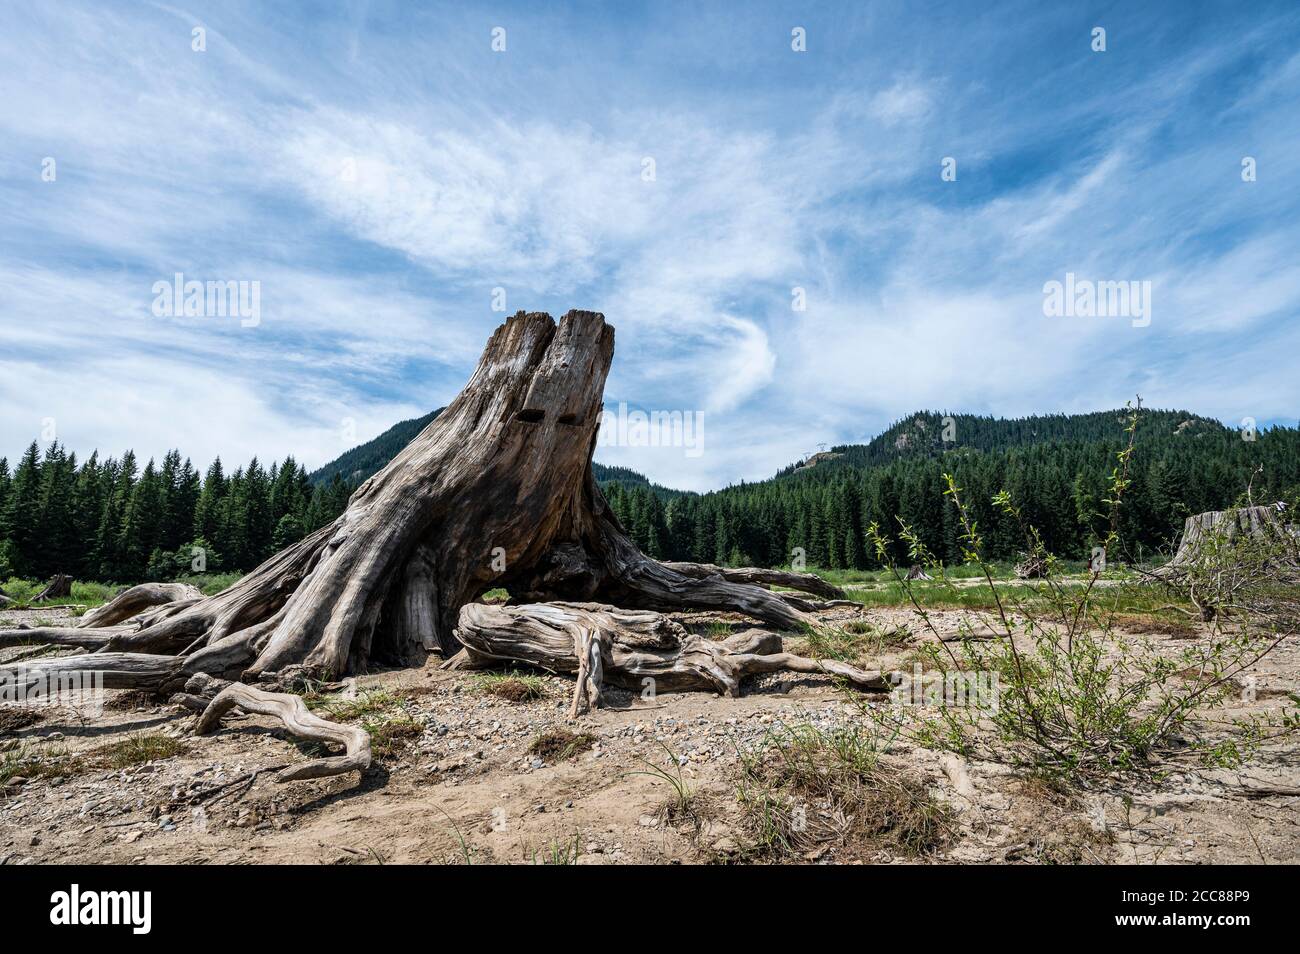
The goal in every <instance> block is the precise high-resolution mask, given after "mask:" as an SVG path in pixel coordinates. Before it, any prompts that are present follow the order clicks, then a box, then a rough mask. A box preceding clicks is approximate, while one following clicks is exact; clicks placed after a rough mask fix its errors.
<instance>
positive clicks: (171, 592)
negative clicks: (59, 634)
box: [77, 583, 203, 628]
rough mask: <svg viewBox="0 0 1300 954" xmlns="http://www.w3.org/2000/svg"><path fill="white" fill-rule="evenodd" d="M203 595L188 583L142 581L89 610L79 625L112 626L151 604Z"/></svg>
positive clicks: (157, 604) (87, 626)
mask: <svg viewBox="0 0 1300 954" xmlns="http://www.w3.org/2000/svg"><path fill="white" fill-rule="evenodd" d="M202 598H203V593H202V592H201V591H200V590H199V588H198V587H197V586H191V585H190V584H188V583H141V584H140V585H139V586H133V587H131V588H130V589H129V590H126V591H124V592H122V593H119V594H118V595H117V596H116V597H114V598H113V599H112V600H110V601H109V602H107V603H105V604H104V605H103V606H100V607H97V608H95V609H93V610H91V611H90V612H88V613H86V615H85V616H83V617H81V620H80V622H78V623H77V625H78V626H79V627H86V628H89V627H95V628H98V627H101V626H112V625H113V624H114V623H120V622H122V620H124V619H130V618H131V617H132V616H135V615H136V614H137V613H139V612H141V611H143V610H147V609H149V608H150V607H152V606H161V605H163V604H165V603H173V604H174V603H176V602H177V601H178V600H191V601H193V600H200V599H202Z"/></svg>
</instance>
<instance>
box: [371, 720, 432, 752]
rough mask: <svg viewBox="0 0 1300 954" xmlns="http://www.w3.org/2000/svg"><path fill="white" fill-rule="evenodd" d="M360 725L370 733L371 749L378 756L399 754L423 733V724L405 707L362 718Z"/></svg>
mask: <svg viewBox="0 0 1300 954" xmlns="http://www.w3.org/2000/svg"><path fill="white" fill-rule="evenodd" d="M361 727H362V728H363V729H365V730H366V731H367V732H369V733H370V748H371V751H373V752H374V753H375V755H377V756H379V757H380V758H387V757H391V756H393V755H397V754H399V753H400V752H402V751H404V750H405V749H406V747H407V746H408V745H410V744H411V743H412V742H414V741H415V740H416V739H418V738H419V737H420V736H422V735H423V734H424V724H423V723H422V722H420V721H419V720H418V719H416V718H414V717H413V716H412V715H411V714H410V713H409V712H407V711H406V710H405V709H399V710H397V711H396V712H386V713H384V714H383V715H381V716H379V717H377V718H372V719H363V720H362V722H361Z"/></svg>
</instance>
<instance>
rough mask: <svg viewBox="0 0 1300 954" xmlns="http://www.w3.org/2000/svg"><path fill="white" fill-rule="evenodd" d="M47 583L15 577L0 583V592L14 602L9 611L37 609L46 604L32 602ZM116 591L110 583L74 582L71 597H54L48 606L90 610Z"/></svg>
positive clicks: (115, 593) (108, 598)
mask: <svg viewBox="0 0 1300 954" xmlns="http://www.w3.org/2000/svg"><path fill="white" fill-rule="evenodd" d="M47 582H48V581H47V580H22V579H19V578H18V577H16V576H11V577H10V578H9V579H7V580H5V581H4V582H3V583H0V590H4V593H5V595H6V596H8V597H9V598H10V599H11V600H13V601H14V605H13V606H12V607H10V609H32V608H36V609H39V608H40V607H41V606H43V605H46V604H44V603H35V604H33V603H32V600H33V599H34V598H35V597H36V595H37V594H38V593H40V591H41V590H43V589H45V584H46V583H47ZM118 589H119V587H116V586H114V585H113V584H111V583H94V582H87V583H82V582H79V581H75V580H74V581H73V583H72V595H71V596H60V597H56V598H55V599H53V600H50V601H48V604H49V605H52V606H67V605H70V604H74V603H75V604H81V605H83V606H85V607H86V609H92V608H93V607H96V606H102V605H103V604H104V603H107V602H108V601H109V600H111V599H112V598H113V597H114V596H115V595H117V591H118Z"/></svg>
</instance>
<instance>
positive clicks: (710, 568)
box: [664, 562, 845, 600]
mask: <svg viewBox="0 0 1300 954" xmlns="http://www.w3.org/2000/svg"><path fill="white" fill-rule="evenodd" d="M664 566H666V567H668V569H670V570H674V571H676V572H678V573H680V574H682V576H689V577H691V578H692V579H696V580H702V579H707V578H708V577H710V576H716V577H720V578H721V579H724V580H726V581H727V582H729V583H753V584H755V585H757V586H769V587H770V586H785V587H788V588H790V589H792V590H798V591H800V592H801V593H812V594H813V595H814V596H824V597H826V598H827V599H828V600H842V599H844V598H845V594H844V591H843V590H841V589H840V588H839V587H838V586H835V585H833V584H831V583H827V582H826V581H825V580H823V579H822V578H821V577H820V576H817V575H815V574H812V573H799V572H796V571H793V570H769V569H765V568H763V567H756V566H742V567H725V566H714V565H713V564H712V563H669V562H665V563H664Z"/></svg>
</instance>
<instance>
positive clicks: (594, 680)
mask: <svg viewBox="0 0 1300 954" xmlns="http://www.w3.org/2000/svg"><path fill="white" fill-rule="evenodd" d="M456 635H457V637H458V638H459V640H460V642H461V644H462V645H463V646H464V648H463V649H462V650H461V651H460V653H459V654H458V655H457V656H455V657H453V658H452V659H451V660H450V661H449V662H448V663H446V664H445V665H446V668H451V669H460V668H475V667H480V666H486V665H493V664H497V663H500V662H524V663H528V664H530V665H533V666H537V667H540V668H542V669H549V670H552V671H554V672H564V673H576V674H577V676H578V685H577V687H576V689H575V691H574V699H573V706H572V708H571V710H570V711H571V714H573V715H577V714H578V713H579V712H581V711H583V710H585V709H587V708H595V707H596V706H598V705H599V704H600V698H601V692H600V687H601V684H602V683H603V682H608V683H613V684H614V685H618V686H623V687H625V688H628V689H633V690H640V691H644V690H646V689H651V690H652V691H654V692H659V691H665V692H672V691H681V690H691V689H699V690H705V691H712V692H717V693H720V694H722V695H725V696H735V695H738V694H739V692H740V683H741V680H743V679H744V678H745V677H747V676H753V675H758V674H760V673H767V672H781V671H790V672H808V673H822V674H825V675H831V676H837V677H840V678H843V679H845V680H847V681H848V682H849V683H851V684H853V685H854V686H856V687H857V688H859V689H865V690H871V691H880V692H887V691H889V689H890V688H891V684H890V683H889V681H888V678H887V677H886V676H883V675H882V674H881V673H879V672H868V671H864V670H861V669H857V668H855V667H853V666H849V665H847V664H845V663H842V662H838V661H835V660H815V659H808V658H806V657H803V656H796V655H793V654H791V653H786V652H782V651H781V637H780V636H779V635H778V634H776V633H772V632H768V631H766V630H761V629H749V630H745V631H744V632H741V633H737V634H735V635H733V636H731V637H729V638H727V639H724V640H712V639H707V638H705V637H703V636H696V635H692V634H690V633H688V632H687V631H686V629H685V628H684V627H683V626H682V625H681V624H680V623H677V622H675V621H674V620H671V619H669V618H668V617H666V616H663V615H660V614H659V613H655V612H652V611H647V610H640V611H638V610H622V609H617V608H615V607H613V606H605V605H602V604H599V603H539V604H526V605H523V606H501V605H496V604H487V603H471V604H469V605H467V606H465V607H463V608H462V609H461V611H460V626H459V628H458V629H457V631H456Z"/></svg>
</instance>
